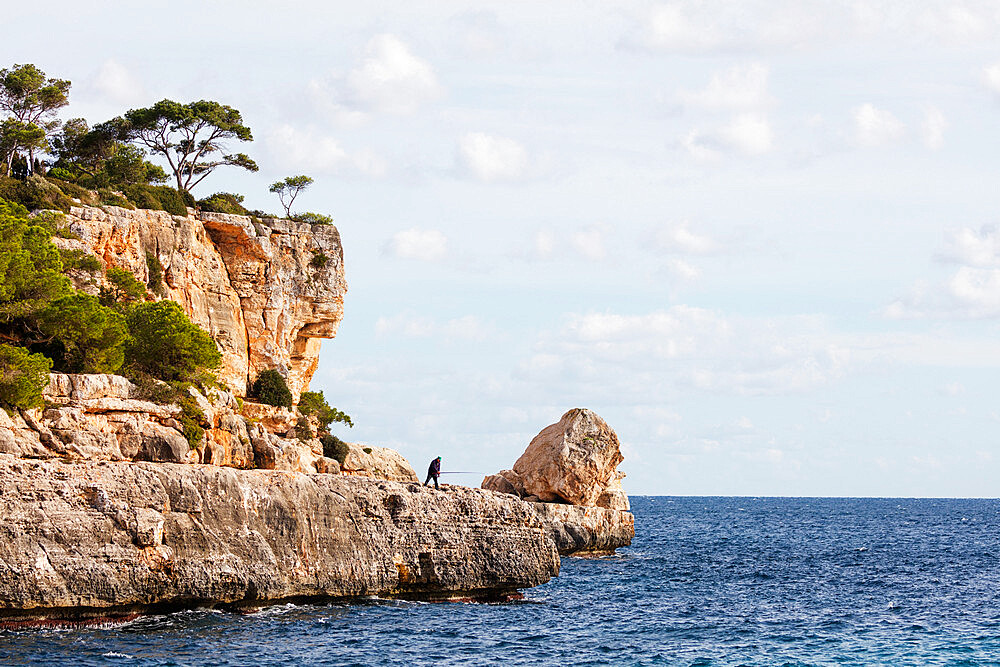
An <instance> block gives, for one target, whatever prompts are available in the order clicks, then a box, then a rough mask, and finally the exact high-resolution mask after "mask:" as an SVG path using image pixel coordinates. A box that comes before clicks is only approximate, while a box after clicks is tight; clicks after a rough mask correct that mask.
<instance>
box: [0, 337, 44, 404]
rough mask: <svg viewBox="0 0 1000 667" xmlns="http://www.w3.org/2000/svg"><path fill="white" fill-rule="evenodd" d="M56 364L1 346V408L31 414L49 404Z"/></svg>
mask: <svg viewBox="0 0 1000 667" xmlns="http://www.w3.org/2000/svg"><path fill="white" fill-rule="evenodd" d="M50 370H52V360H51V359H48V358H47V357H45V356H44V355H42V354H31V353H30V352H28V350H26V349H24V348H23V347H14V346H13V345H6V344H3V343H0V406H3V407H5V408H21V409H24V410H29V409H31V408H40V407H42V406H43V405H44V404H45V401H44V400H42V390H43V389H45V387H47V386H48V384H49V371H50Z"/></svg>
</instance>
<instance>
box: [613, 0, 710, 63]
mask: <svg viewBox="0 0 1000 667" xmlns="http://www.w3.org/2000/svg"><path fill="white" fill-rule="evenodd" d="M722 39H723V36H722V35H720V34H719V33H718V32H717V31H716V29H715V28H714V26H712V25H710V24H709V23H708V22H706V21H703V20H701V17H693V16H691V15H689V13H688V12H687V11H686V9H685V8H684V7H683V6H681V5H680V4H677V3H674V4H669V5H661V6H658V7H653V8H652V9H651V10H650V12H649V14H648V15H647V16H646V17H645V20H644V22H643V24H642V25H641V26H640V27H638V29H637V30H636V31H635V33H634V34H633V35H632V36H630V38H628V39H627V40H626V42H627V43H630V44H631V45H633V46H639V47H641V48H648V49H653V50H660V51H694V52H698V51H707V50H710V49H712V48H714V47H716V46H718V45H719V44H720V42H721V41H722Z"/></svg>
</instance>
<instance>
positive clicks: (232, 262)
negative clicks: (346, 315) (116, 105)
mask: <svg viewBox="0 0 1000 667" xmlns="http://www.w3.org/2000/svg"><path fill="white" fill-rule="evenodd" d="M67 222H68V224H67V226H68V227H69V229H71V230H72V231H73V232H75V233H76V234H77V235H78V236H79V237H80V240H79V241H75V240H59V243H60V245H62V246H63V247H73V248H78V249H82V250H86V251H89V252H92V253H93V254H95V255H96V256H97V257H98V258H99V259H101V261H102V262H103V263H104V265H105V268H111V267H120V268H123V269H126V270H128V271H130V272H132V273H133V274H134V275H135V276H136V277H137V278H138V279H139V280H141V281H143V282H146V281H147V280H148V278H149V270H148V268H147V261H146V257H147V254H151V255H153V256H154V257H156V258H157V259H158V260H159V262H160V264H161V265H162V266H163V282H164V286H165V289H164V293H163V295H164V296H165V297H166V298H169V299H172V300H174V301H177V302H178V303H180V304H181V305H182V306H183V307H184V309H185V311H186V312H187V314H188V316H189V317H190V318H191V319H192V321H194V322H195V323H196V324H198V325H199V326H201V327H202V328H203V329H205V330H206V331H207V332H208V333H209V334H211V335H212V337H213V338H214V339H215V340H216V342H217V343H218V344H219V349H220V350H221V351H222V353H223V361H222V368H221V370H220V372H219V373H218V376H219V379H220V380H222V381H223V382H225V383H226V384H227V385H228V386H229V387H230V389H231V390H232V391H233V392H234V393H235V394H236V395H238V396H245V395H246V390H247V384H248V382H251V381H253V379H254V378H256V376H257V375H258V374H259V373H260V372H261V371H263V370H267V369H270V368H276V369H278V370H279V372H281V373H282V374H283V375H286V378H287V381H288V387H289V389H291V390H292V394H293V395H294V397H295V399H296V400H298V396H299V394H300V393H301V392H302V391H303V390H304V389H306V388H307V387H308V386H309V380H310V379H311V378H312V375H313V372H314V371H315V370H316V364H317V363H318V361H319V348H320V339H322V338H332V337H333V336H334V335H336V333H337V327H338V326H339V324H340V321H341V318H342V317H343V307H344V294H345V292H346V291H347V282H346V280H345V279H344V261H343V249H342V247H341V242H340V233H339V232H338V231H337V228H336V227H334V226H332V225H308V224H303V223H296V222H292V221H289V220H275V219H264V220H261V221H256V220H251V219H250V218H248V217H244V216H238V215H227V214H223V213H198V212H195V211H194V210H191V209H189V215H188V216H186V217H181V216H172V215H170V214H169V213H166V212H164V211H148V210H141V209H140V210H128V209H124V208H119V207H115V206H105V207H103V208H94V207H83V206H81V207H73V208H72V209H71V210H70V213H69V215H68V216H67ZM92 289H94V290H96V287H93V288H92Z"/></svg>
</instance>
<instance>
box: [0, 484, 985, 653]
mask: <svg viewBox="0 0 1000 667" xmlns="http://www.w3.org/2000/svg"><path fill="white" fill-rule="evenodd" d="M631 500H632V506H633V511H634V513H635V519H636V522H635V523H636V537H635V541H634V542H633V544H632V546H631V547H628V548H625V549H621V550H620V551H619V552H618V554H616V555H615V556H612V557H607V558H564V559H563V562H562V571H561V573H560V575H559V577H558V578H555V579H553V580H552V581H550V582H549V583H547V584H545V585H543V586H539V587H537V588H533V589H529V590H527V591H525V596H524V599H523V600H521V601H518V602H511V603H504V604H481V603H458V602H448V603H433V604H431V603H419V602H401V601H394V600H377V599H373V600H364V601H359V602H351V603H335V604H325V605H305V606H301V605H300V606H296V605H280V606H275V607H270V608H267V609H265V610H262V611H259V612H257V613H253V614H249V615H238V614H231V613H222V612H215V611H207V610H201V611H188V612H182V613H177V614H171V615H167V616H155V617H149V618H143V619H140V620H137V621H133V622H131V623H127V624H123V625H118V626H112V627H95V628H84V629H68V630H52V629H48V630H37V629H36V630H20V631H10V630H3V631H0V664H5V665H58V664H67V665H150V666H153V665H156V666H161V665H164V666H165V665H296V666H298V665H401V666H412V665H560V666H569V665H636V666H638V665H689V666H692V667H694V666H700V667H704V666H708V665H713V666H714V665H797V666H798V665H956V666H957V665H1000V500H953V499H947V500H943V499H940V500H938V499H898V498H884V499H872V498H829V499H827V498H742V497H741V498H715V497H713V498H694V497H633V498H632V499H631Z"/></svg>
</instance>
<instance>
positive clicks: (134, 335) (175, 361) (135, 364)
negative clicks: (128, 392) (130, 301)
mask: <svg viewBox="0 0 1000 667" xmlns="http://www.w3.org/2000/svg"><path fill="white" fill-rule="evenodd" d="M127 323H128V330H129V333H130V334H131V337H130V338H129V341H128V343H127V344H126V346H125V362H126V365H128V366H129V367H130V368H132V369H135V370H137V371H141V372H145V373H149V374H150V375H153V376H154V377H158V378H161V379H164V380H180V381H188V380H191V379H192V378H194V377H195V375H196V374H197V373H198V371H200V370H201V369H213V368H216V367H217V366H218V365H219V363H220V362H221V361H222V355H221V354H220V353H219V348H218V347H217V346H216V344H215V341H214V340H212V337H211V336H209V335H208V334H207V333H205V331H203V330H202V329H200V328H199V327H198V325H196V324H194V323H193V322H192V321H191V320H189V319H188V317H187V315H185V314H184V310H183V309H182V308H181V306H180V304H178V303H175V302H174V301H154V302H146V303H140V304H138V305H136V306H134V307H133V308H132V309H131V310H130V311H129V313H128V316H127Z"/></svg>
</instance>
